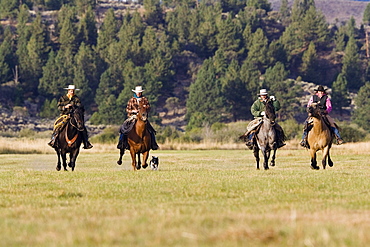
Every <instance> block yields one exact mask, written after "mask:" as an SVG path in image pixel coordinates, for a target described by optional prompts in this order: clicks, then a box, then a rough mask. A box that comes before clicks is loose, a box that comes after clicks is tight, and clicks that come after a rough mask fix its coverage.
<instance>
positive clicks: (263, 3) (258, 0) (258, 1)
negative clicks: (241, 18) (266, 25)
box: [247, 0, 272, 12]
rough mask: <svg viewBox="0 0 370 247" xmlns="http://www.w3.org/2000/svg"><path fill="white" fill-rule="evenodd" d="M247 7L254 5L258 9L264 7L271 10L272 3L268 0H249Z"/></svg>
mask: <svg viewBox="0 0 370 247" xmlns="http://www.w3.org/2000/svg"><path fill="white" fill-rule="evenodd" d="M247 7H253V8H256V9H263V10H265V11H266V12H269V11H271V10H272V9H271V3H269V1H268V0H248V1H247Z"/></svg>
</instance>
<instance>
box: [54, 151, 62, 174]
mask: <svg viewBox="0 0 370 247" xmlns="http://www.w3.org/2000/svg"><path fill="white" fill-rule="evenodd" d="M55 151H56V152H57V156H58V163H57V167H56V168H55V169H56V170H57V171H60V170H61V169H62V163H61V162H60V152H59V150H58V149H55Z"/></svg>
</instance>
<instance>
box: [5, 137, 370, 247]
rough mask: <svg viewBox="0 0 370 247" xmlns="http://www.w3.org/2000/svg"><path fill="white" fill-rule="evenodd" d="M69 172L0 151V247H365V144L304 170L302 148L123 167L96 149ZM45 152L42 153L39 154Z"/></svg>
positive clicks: (369, 215) (368, 221) (164, 156)
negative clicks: (257, 157)
mask: <svg viewBox="0 0 370 247" xmlns="http://www.w3.org/2000/svg"><path fill="white" fill-rule="evenodd" d="M94 148H95V152H94V149H92V150H82V151H81V153H80V156H79V157H78V159H77V165H76V169H75V171H74V172H71V171H70V172H57V171H56V170H55V166H56V156H55V155H54V154H51V153H49V152H47V151H45V152H44V151H40V152H39V154H11V153H10V154H2V155H0V229H1V231H0V246H366V245H367V244H368V243H369V242H370V234H369V232H370V199H369V198H370V195H369V194H370V188H369V178H370V162H369V155H368V153H369V150H370V144H369V143H362V144H345V145H342V146H339V147H335V148H333V151H332V159H333V161H334V167H333V168H328V169H327V170H322V169H321V170H319V171H313V170H311V169H310V167H309V165H310V162H309V154H308V152H307V151H306V150H303V149H282V150H279V151H278V155H277V166H276V167H272V168H271V169H270V170H268V171H264V170H256V166H255V162H254V158H253V154H252V152H251V151H249V150H203V151H197V150H189V151H181V150H176V151H175V150H172V151H171V150H162V151H154V152H152V154H153V155H158V156H159V159H160V165H159V171H151V170H150V169H146V170H140V171H136V172H133V171H131V164H130V162H131V160H130V157H129V155H125V156H124V159H123V162H124V164H123V165H122V166H118V165H116V160H117V159H118V153H117V152H116V150H114V149H112V148H110V149H109V148H108V147H100V146H99V145H96V147H94ZM49 149H50V148H49Z"/></svg>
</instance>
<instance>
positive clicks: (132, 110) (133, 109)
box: [117, 86, 158, 150]
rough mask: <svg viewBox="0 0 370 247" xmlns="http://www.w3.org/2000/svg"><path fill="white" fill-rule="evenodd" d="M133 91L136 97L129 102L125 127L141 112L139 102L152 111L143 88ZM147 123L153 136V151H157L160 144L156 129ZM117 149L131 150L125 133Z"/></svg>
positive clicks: (138, 87)
mask: <svg viewBox="0 0 370 247" xmlns="http://www.w3.org/2000/svg"><path fill="white" fill-rule="evenodd" d="M131 91H132V92H134V95H133V96H132V98H131V99H129V101H128V102H127V107H126V112H127V117H128V119H127V120H126V121H125V122H124V123H123V124H124V125H125V124H128V122H129V121H130V120H131V119H132V117H133V116H134V115H136V114H137V113H138V112H139V102H140V101H141V102H142V103H143V105H144V106H147V109H148V112H149V111H150V104H149V100H148V99H147V98H146V97H145V96H143V92H144V91H145V90H144V89H143V88H142V86H137V87H135V89H132V90H131ZM147 123H148V130H149V133H150V135H151V140H152V143H151V149H153V150H157V149H158V144H157V142H156V139H155V133H156V131H155V130H154V128H153V127H152V125H151V124H150V122H149V121H148V122H147ZM117 148H118V149H122V148H125V149H129V145H128V142H127V134H123V133H121V134H120V137H119V142H118V145H117Z"/></svg>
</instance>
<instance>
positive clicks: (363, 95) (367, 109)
mask: <svg viewBox="0 0 370 247" xmlns="http://www.w3.org/2000/svg"><path fill="white" fill-rule="evenodd" d="M355 104H356V106H357V108H356V109H355V112H354V114H353V119H354V122H355V123H357V124H358V125H359V126H360V127H362V128H364V129H365V130H367V131H370V82H366V83H365V85H363V86H362V87H361V88H360V90H359V91H358V95H357V97H356V98H355Z"/></svg>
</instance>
